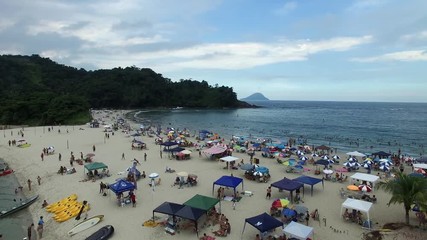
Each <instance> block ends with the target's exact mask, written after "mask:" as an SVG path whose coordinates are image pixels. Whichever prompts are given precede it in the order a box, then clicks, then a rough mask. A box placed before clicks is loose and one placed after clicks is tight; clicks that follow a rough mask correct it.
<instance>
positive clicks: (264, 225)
mask: <svg viewBox="0 0 427 240" xmlns="http://www.w3.org/2000/svg"><path fill="white" fill-rule="evenodd" d="M246 223H249V224H250V225H252V226H253V227H254V228H256V229H258V230H259V231H260V232H261V234H263V233H265V232H267V231H270V230H273V229H275V228H278V227H281V226H282V225H283V223H282V222H281V221H279V220H277V219H276V218H274V217H272V216H270V215H269V214H267V213H262V214H260V215H257V216H254V217H250V218H246V219H245V224H244V225H243V231H242V236H243V232H244V231H245V227H246Z"/></svg>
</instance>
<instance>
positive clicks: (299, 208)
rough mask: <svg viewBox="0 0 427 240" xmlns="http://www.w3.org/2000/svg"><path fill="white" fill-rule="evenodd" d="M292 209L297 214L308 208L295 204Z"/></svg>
mask: <svg viewBox="0 0 427 240" xmlns="http://www.w3.org/2000/svg"><path fill="white" fill-rule="evenodd" d="M293 209H294V210H295V211H296V212H297V214H304V213H306V212H307V211H308V208H307V207H306V206H302V205H296V206H294V207H293Z"/></svg>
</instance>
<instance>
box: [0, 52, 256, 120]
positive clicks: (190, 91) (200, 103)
mask: <svg viewBox="0 0 427 240" xmlns="http://www.w3.org/2000/svg"><path fill="white" fill-rule="evenodd" d="M0 94H1V95H0V96H1V98H0V124H29V125H48V124H77V123H84V122H87V121H89V118H90V116H89V111H88V110H89V109H90V108H116V109H136V108H157V107H165V108H169V107H176V106H180V107H188V108H237V107H250V105H248V104H247V103H245V102H241V101H239V100H237V96H236V93H234V92H233V89H232V88H230V87H225V86H210V85H209V84H208V83H207V82H206V81H201V82H199V81H195V80H180V81H179V82H172V81H171V80H170V79H168V78H164V77H163V76H162V75H161V74H159V73H156V72H154V71H153V70H151V69H147V68H142V69H140V68H137V67H127V68H114V69H111V70H96V71H86V70H84V69H76V68H73V67H69V66H64V65H60V64H58V63H55V62H53V61H52V60H50V59H48V58H42V57H40V56H38V55H32V56H12V55H2V56H0Z"/></svg>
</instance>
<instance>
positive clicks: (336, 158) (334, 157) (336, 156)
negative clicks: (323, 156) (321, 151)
mask: <svg viewBox="0 0 427 240" xmlns="http://www.w3.org/2000/svg"><path fill="white" fill-rule="evenodd" d="M332 158H333V159H335V160H339V159H340V156H338V155H334V156H332Z"/></svg>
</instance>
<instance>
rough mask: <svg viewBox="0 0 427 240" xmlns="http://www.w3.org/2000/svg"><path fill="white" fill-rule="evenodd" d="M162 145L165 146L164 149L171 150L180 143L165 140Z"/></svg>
mask: <svg viewBox="0 0 427 240" xmlns="http://www.w3.org/2000/svg"><path fill="white" fill-rule="evenodd" d="M160 145H162V146H165V148H164V149H163V151H169V148H170V147H171V146H175V145H178V143H177V142H164V143H161V144H160Z"/></svg>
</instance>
